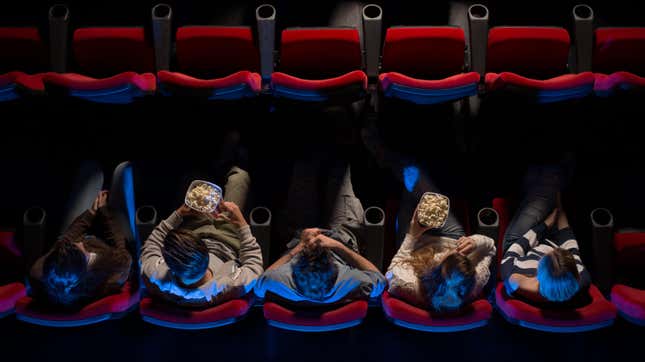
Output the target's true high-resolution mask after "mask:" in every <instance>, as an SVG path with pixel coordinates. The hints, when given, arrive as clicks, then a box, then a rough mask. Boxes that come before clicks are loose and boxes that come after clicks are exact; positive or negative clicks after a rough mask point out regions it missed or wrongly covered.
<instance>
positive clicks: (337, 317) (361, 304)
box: [264, 300, 367, 326]
mask: <svg viewBox="0 0 645 362" xmlns="http://www.w3.org/2000/svg"><path fill="white" fill-rule="evenodd" d="M366 315H367V302H366V301H364V300H358V301H354V302H351V303H348V304H345V305H343V306H340V307H338V308H336V309H332V310H329V311H326V312H324V313H321V314H319V315H315V316H311V315H303V314H302V313H299V312H297V311H294V310H291V309H288V308H286V307H283V306H281V305H279V304H276V303H272V302H265V303H264V318H266V319H268V320H273V321H277V322H281V323H285V324H293V325H301V326H326V325H333V324H341V323H347V322H351V321H355V320H359V319H363V318H365V316H366Z"/></svg>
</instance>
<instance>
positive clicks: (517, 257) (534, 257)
mask: <svg viewBox="0 0 645 362" xmlns="http://www.w3.org/2000/svg"><path fill="white" fill-rule="evenodd" d="M547 232H548V228H547V226H546V224H544V223H543V222H541V223H539V224H538V225H536V226H534V227H533V228H532V229H530V230H529V231H528V232H527V233H526V234H524V236H522V237H521V238H519V239H517V240H516V241H515V242H514V243H513V244H512V245H511V246H510V247H509V248H508V250H506V252H505V253H504V257H503V258H502V266H501V270H500V273H501V277H502V280H507V279H508V278H509V277H510V276H511V275H512V274H521V275H524V276H527V277H535V276H537V268H538V264H539V262H540V259H542V257H543V256H544V255H546V254H548V253H549V252H551V251H552V250H553V249H554V248H557V247H560V248H563V249H566V250H569V251H570V252H571V253H572V254H573V258H574V259H575V260H576V266H577V267H578V273H579V274H580V290H581V291H583V290H584V291H586V290H587V288H588V287H589V285H590V284H591V277H590V275H589V272H588V271H587V268H585V266H584V264H583V263H582V259H580V250H579V248H578V242H577V241H576V238H575V235H574V234H573V231H572V230H571V228H568V227H567V228H564V229H562V230H558V231H556V232H553V233H551V234H550V235H548V238H547V235H546V234H547Z"/></svg>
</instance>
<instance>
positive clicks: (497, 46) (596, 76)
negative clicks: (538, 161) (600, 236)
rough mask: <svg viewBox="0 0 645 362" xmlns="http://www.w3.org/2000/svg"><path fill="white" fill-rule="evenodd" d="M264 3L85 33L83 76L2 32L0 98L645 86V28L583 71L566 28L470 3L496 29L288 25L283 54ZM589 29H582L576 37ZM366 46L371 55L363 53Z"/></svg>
mask: <svg viewBox="0 0 645 362" xmlns="http://www.w3.org/2000/svg"><path fill="white" fill-rule="evenodd" d="M263 7H264V9H266V8H269V9H270V10H268V12H269V14H268V15H266V16H264V17H262V16H260V15H258V24H259V25H258V27H257V31H254V30H253V28H252V27H249V26H240V27H230V26H212V25H182V26H179V27H177V29H176V31H175V32H174V34H171V28H172V27H171V24H172V23H171V21H172V9H170V7H168V6H167V5H157V6H156V7H155V8H154V9H153V17H152V18H153V27H152V28H153V29H152V30H148V28H147V27H145V26H139V27H86V28H78V29H75V30H74V32H73V36H72V42H71V55H72V58H73V59H72V60H73V61H72V62H70V63H72V64H74V71H75V72H74V73H70V72H66V67H65V66H66V63H67V62H63V64H62V65H61V64H60V62H58V63H57V65H56V66H55V67H54V64H52V67H51V68H52V69H53V68H58V69H54V70H56V72H49V71H47V70H49V69H50V67H49V64H47V63H48V62H46V61H44V59H47V58H48V57H47V54H48V53H51V54H52V57H53V56H54V54H58V55H57V57H58V58H60V57H61V56H60V54H59V53H60V52H63V53H65V49H66V47H67V45H66V42H60V41H59V42H51V43H50V44H49V45H47V44H46V43H47V42H45V41H44V40H43V39H42V37H41V35H40V31H39V29H38V28H36V27H24V28H18V27H4V28H0V47H2V48H3V49H7V50H9V51H4V52H2V54H1V55H0V71H2V72H5V73H3V74H1V75H0V100H4V101H8V100H13V99H16V98H18V97H20V96H22V95H24V94H44V93H45V92H47V93H54V94H55V93H63V94H66V95H69V96H72V97H77V98H81V99H85V100H89V101H95V102H104V103H129V102H131V101H133V100H134V99H136V98H140V97H142V96H146V95H153V94H160V95H166V96H168V95H189V96H202V97H206V98H208V99H212V100H236V99H242V98H246V97H254V96H257V95H259V94H260V93H261V92H266V93H271V94H272V95H273V96H274V97H276V98H284V99H290V100H295V101H306V102H327V101H341V102H351V101H354V100H356V99H360V98H362V97H364V96H365V95H367V93H368V83H369V78H368V75H369V77H378V87H379V89H380V90H381V91H382V93H383V95H385V96H386V97H392V98H400V99H403V100H407V101H410V102H413V103H419V104H434V103H442V102H448V101H453V100H456V99H460V98H463V97H467V96H473V95H476V94H478V93H481V92H483V94H489V93H491V94H492V93H507V92H510V93H514V94H519V95H522V96H526V97H529V98H533V99H535V100H536V101H538V102H555V101H561V100H568V99H575V98H581V97H584V96H588V95H590V94H591V93H595V94H596V95H598V96H607V95H610V94H614V93H616V92H619V91H631V90H638V89H641V88H642V86H643V85H644V84H645V80H643V78H642V77H641V75H643V70H644V69H643V60H644V59H645V58H644V57H645V55H643V54H645V53H644V52H643V49H644V48H645V28H599V29H596V30H595V33H594V34H593V38H594V39H595V40H594V46H593V51H592V52H590V53H591V54H588V55H586V56H589V57H592V61H591V62H590V63H591V64H593V67H592V69H576V71H578V73H572V70H574V69H573V68H574V67H572V65H573V64H570V62H569V54H570V52H571V50H572V46H571V45H572V41H571V36H570V34H569V32H568V31H567V30H566V29H565V28H561V27H519V26H498V27H494V28H491V29H490V30H488V28H487V19H488V13H487V10H486V9H485V7H483V6H482V5H474V6H473V7H471V9H479V8H483V9H484V13H477V12H476V11H475V10H469V11H470V18H471V22H473V24H474V23H476V22H478V21H483V22H484V24H485V25H486V26H484V28H483V29H485V30H483V31H484V34H483V38H482V39H479V38H480V37H482V35H481V34H480V36H479V37H478V36H477V34H478V29H480V27H477V26H472V25H471V31H470V36H469V37H470V39H467V37H466V34H465V32H464V29H462V28H460V27H456V26H445V27H440V26H412V27H406V26H401V27H391V28H389V29H387V30H386V32H385V39H384V41H383V42H381V34H380V32H381V29H380V23H379V26H378V27H376V30H373V28H369V30H370V31H372V33H373V34H376V35H377V36H369V34H368V35H367V36H366V39H361V38H360V33H361V32H359V29H357V28H356V27H353V28H352V27H348V28H287V29H284V30H283V31H282V33H281V37H280V43H279V48H280V51H279V56H278V57H277V59H274V49H275V46H274V44H273V37H274V36H275V33H274V28H275V24H274V20H275V17H276V12H275V9H274V8H273V7H272V6H270V5H263V6H261V7H260V8H258V14H260V9H261V8H263ZM368 7H372V8H374V7H376V8H378V7H377V6H376V5H368ZM366 8H367V7H366ZM378 9H380V8H378ZM480 10H481V9H480ZM59 12H60V13H61V15H60V16H61V17H62V18H63V19H67V20H68V18H69V17H70V13H69V11H67V10H66V9H65V11H59ZM380 16H381V15H380V10H379V13H378V15H373V16H371V17H369V16H366V17H365V22H366V23H365V24H367V22H369V21H372V20H373V19H380ZM67 20H66V21H67ZM263 21H264V22H268V24H269V25H268V26H267V24H264V23H262V22H263ZM271 21H273V23H271ZM164 22H165V23H164ZM61 23H62V24H66V23H65V21H63V22H61ZM155 24H157V25H156V26H155ZM163 24H165V25H163ZM271 24H272V25H271ZM365 24H363V25H364V26H365V29H366V31H364V33H366V34H367V33H368V31H367V29H368V27H367V26H366V25H365ZM65 26H66V25H65ZM357 26H360V25H357ZM65 29H66V28H65ZM155 29H156V30H155ZM50 31H51V32H54V31H55V28H52V29H50ZM260 32H261V33H262V34H260ZM481 32H482V30H481V29H480V30H479V33H481ZM173 35H174V36H173ZM589 36H592V34H589ZM581 37H582V36H581V35H578V34H576V39H574V40H575V41H576V44H577V43H579V40H578V39H579V38H581ZM173 38H174V41H175V46H174V50H175V51H174V53H172V52H171V48H172V47H171V44H172V39H173ZM368 40H369V41H368ZM478 41H479V42H478ZM362 42H365V44H366V46H365V48H366V53H367V55H365V54H364V53H363V52H362V50H361V49H362V47H361V43H362ZM480 43H481V44H480ZM381 48H382V52H381V51H380V49H381ZM574 50H575V52H577V54H578V57H579V58H580V57H582V56H583V54H582V53H583V52H582V51H579V49H578V46H577V45H576V47H575V49H574ZM171 53H172V54H173V55H174V58H172V59H174V61H171ZM381 53H382V54H381ZM375 57H376V58H375ZM52 59H53V58H52ZM578 62H580V60H578ZM52 63H53V62H52ZM61 68H64V69H61ZM367 68H370V69H367ZM578 68H580V67H578ZM274 69H275V71H274ZM582 70H585V71H582ZM591 71H593V72H596V73H592V72H591ZM366 73H370V74H366Z"/></svg>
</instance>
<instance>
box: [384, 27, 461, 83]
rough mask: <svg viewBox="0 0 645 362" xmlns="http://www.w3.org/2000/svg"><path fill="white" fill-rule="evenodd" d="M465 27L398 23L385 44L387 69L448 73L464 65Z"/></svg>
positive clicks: (426, 74)
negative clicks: (408, 25)
mask: <svg viewBox="0 0 645 362" xmlns="http://www.w3.org/2000/svg"><path fill="white" fill-rule="evenodd" d="M465 46H466V43H465V40H464V31H463V30H462V29H461V28H458V27H416V26H415V27H395V28H389V29H387V32H386V34H385V43H384V44H383V69H382V71H384V72H398V73H403V74H406V75H408V76H413V77H420V78H424V77H429V76H439V77H445V76H448V75H453V74H456V73H461V72H462V69H463V67H464V49H465Z"/></svg>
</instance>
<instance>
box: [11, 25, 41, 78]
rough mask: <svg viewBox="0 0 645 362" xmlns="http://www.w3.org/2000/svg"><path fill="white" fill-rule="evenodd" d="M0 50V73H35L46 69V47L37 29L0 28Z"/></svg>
mask: <svg viewBox="0 0 645 362" xmlns="http://www.w3.org/2000/svg"><path fill="white" fill-rule="evenodd" d="M0 49H2V51H0V72H6V71H12V70H21V71H26V72H37V71H43V70H45V68H46V67H47V61H46V59H48V58H47V57H48V54H47V47H46V46H45V44H44V43H43V41H42V39H41V38H40V34H39V33H38V29H37V28H33V27H0Z"/></svg>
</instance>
